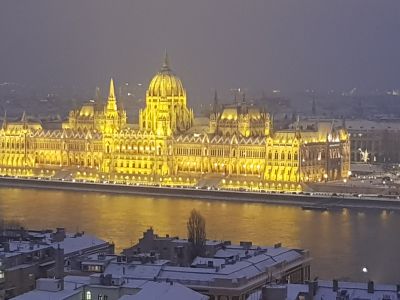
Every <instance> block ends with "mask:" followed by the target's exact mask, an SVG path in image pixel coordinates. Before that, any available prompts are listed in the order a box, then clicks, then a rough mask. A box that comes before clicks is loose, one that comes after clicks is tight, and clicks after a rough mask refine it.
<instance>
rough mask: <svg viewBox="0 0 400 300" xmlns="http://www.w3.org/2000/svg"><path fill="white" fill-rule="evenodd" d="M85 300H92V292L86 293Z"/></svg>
mask: <svg viewBox="0 0 400 300" xmlns="http://www.w3.org/2000/svg"><path fill="white" fill-rule="evenodd" d="M86 300H92V292H91V291H87V292H86Z"/></svg>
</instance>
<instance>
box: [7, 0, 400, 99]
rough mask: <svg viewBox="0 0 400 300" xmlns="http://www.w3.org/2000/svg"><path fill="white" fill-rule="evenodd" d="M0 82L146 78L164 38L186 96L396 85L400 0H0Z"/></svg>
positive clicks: (399, 80)
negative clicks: (57, 0) (243, 90)
mask: <svg viewBox="0 0 400 300" xmlns="http://www.w3.org/2000/svg"><path fill="white" fill-rule="evenodd" d="M0 8H1V9H0V34H1V36H2V47H1V49H0V62H1V67H0V82H10V81H11V82H18V83H22V84H29V85H33V86H36V87H37V88H38V89H40V88H44V89H46V88H49V87H51V86H54V85H63V86H66V87H68V86H71V87H72V86H79V87H87V88H88V89H90V88H93V87H95V86H97V85H101V84H102V83H105V82H108V79H109V78H110V77H111V76H112V77H114V78H115V79H116V81H117V82H132V83H142V84H144V85H146V86H147V84H148V81H149V80H150V78H151V75H152V74H153V73H154V72H155V71H156V70H157V69H158V67H159V65H160V61H161V60H162V57H163V52H164V49H165V48H167V49H168V51H169V54H170V58H171V65H172V68H173V70H174V71H175V72H176V73H177V74H178V75H179V76H180V77H181V78H183V80H184V84H185V86H187V89H188V93H189V99H190V100H189V101H191V102H192V103H198V102H203V103H205V102H207V101H209V98H210V96H211V95H212V93H213V90H214V89H217V90H221V91H225V92H226V91H229V90H230V89H232V88H239V87H240V88H246V89H248V90H249V91H251V93H253V94H255V95H257V94H259V95H261V94H262V91H272V90H273V89H279V90H283V91H291V92H293V91H301V90H305V89H316V90H326V91H327V90H329V89H335V90H341V91H346V90H348V91H350V90H351V89H353V88H357V89H360V90H363V89H364V90H374V89H379V90H388V91H390V90H393V89H396V88H399V86H400V61H399V60H398V53H400V41H399V40H398V39H397V38H396V36H397V34H398V28H400V3H399V2H398V1H385V3H384V4H383V3H382V2H377V1H372V0H353V1H344V0H338V1H334V2H320V1H315V0H306V1H301V2H299V1H279V2H278V1H268V2H266V1H261V0H254V1H251V2H246V3H244V2H242V1H238V0H234V1H218V2H215V1H201V2H196V3H188V2H187V1H183V0H171V1H168V3H167V2H165V1H160V0H152V1H141V2H139V3H138V2H137V1H135V2H134V3H133V2H127V1H119V2H112V3H111V2H108V1H93V0H92V1H86V2H84V3H82V2H78V1H68V2H63V3H54V2H53V1H49V0H40V1H35V2H34V3H32V2H29V1H22V2H15V1H7V0H6V1H3V2H2V4H1V5H0Z"/></svg>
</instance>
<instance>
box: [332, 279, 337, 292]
mask: <svg viewBox="0 0 400 300" xmlns="http://www.w3.org/2000/svg"><path fill="white" fill-rule="evenodd" d="M332 290H333V291H334V292H337V291H338V290H339V281H338V280H337V279H333V284H332Z"/></svg>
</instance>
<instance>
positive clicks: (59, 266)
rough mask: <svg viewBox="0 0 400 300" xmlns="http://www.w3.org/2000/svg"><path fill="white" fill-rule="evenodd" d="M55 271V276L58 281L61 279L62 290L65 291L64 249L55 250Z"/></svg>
mask: <svg viewBox="0 0 400 300" xmlns="http://www.w3.org/2000/svg"><path fill="white" fill-rule="evenodd" d="M54 268H55V270H54V276H55V278H57V279H60V282H61V290H63V289H64V249H62V248H60V245H58V248H57V249H55V267H54Z"/></svg>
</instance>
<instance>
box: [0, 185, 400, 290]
mask: <svg viewBox="0 0 400 300" xmlns="http://www.w3.org/2000/svg"><path fill="white" fill-rule="evenodd" d="M193 208H196V209H198V210H199V211H200V212H201V213H202V214H203V215H204V217H205V218H206V222H207V236H208V237H209V238H212V239H224V240H231V241H233V242H239V241H243V240H246V241H253V243H255V244H260V245H271V244H274V243H277V242H282V244H283V245H284V246H288V247H297V248H307V249H310V251H311V255H312V256H313V258H314V260H313V263H312V271H313V274H314V276H319V278H321V279H331V278H334V277H335V278H340V279H351V280H366V279H367V278H366V277H365V274H362V272H361V269H362V267H363V266H367V267H368V269H369V273H368V274H367V275H368V279H374V280H375V281H377V282H387V283H398V282H400V259H399V254H400V239H399V238H400V234H399V228H400V213H398V212H385V211H381V210H365V211H361V210H339V211H334V212H322V213H321V212H310V211H303V210H301V208H300V207H296V206H286V205H265V204H257V203H232V202H224V201H206V200H195V199H171V198H162V197H150V196H133V195H116V194H99V193H84V192H82V193H78V192H66V191H45V190H35V189H14V188H0V217H1V218H2V219H5V220H18V221H20V222H21V223H22V224H23V225H24V226H26V227H29V228H36V229H42V228H55V227H66V228H67V230H68V231H75V230H80V231H82V230H83V231H86V232H89V233H92V234H95V235H97V236H98V237H100V238H103V239H106V240H108V241H113V242H114V243H115V244H116V246H117V250H121V249H122V248H124V247H127V246H129V245H130V244H131V243H133V242H136V241H137V240H138V238H139V237H141V235H142V232H143V231H145V230H146V229H147V228H148V227H150V226H153V228H154V229H155V231H156V232H157V233H158V234H160V235H165V234H171V235H179V236H181V237H185V236H186V220H187V218H188V215H189V213H190V211H191V210H192V209H193Z"/></svg>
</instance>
